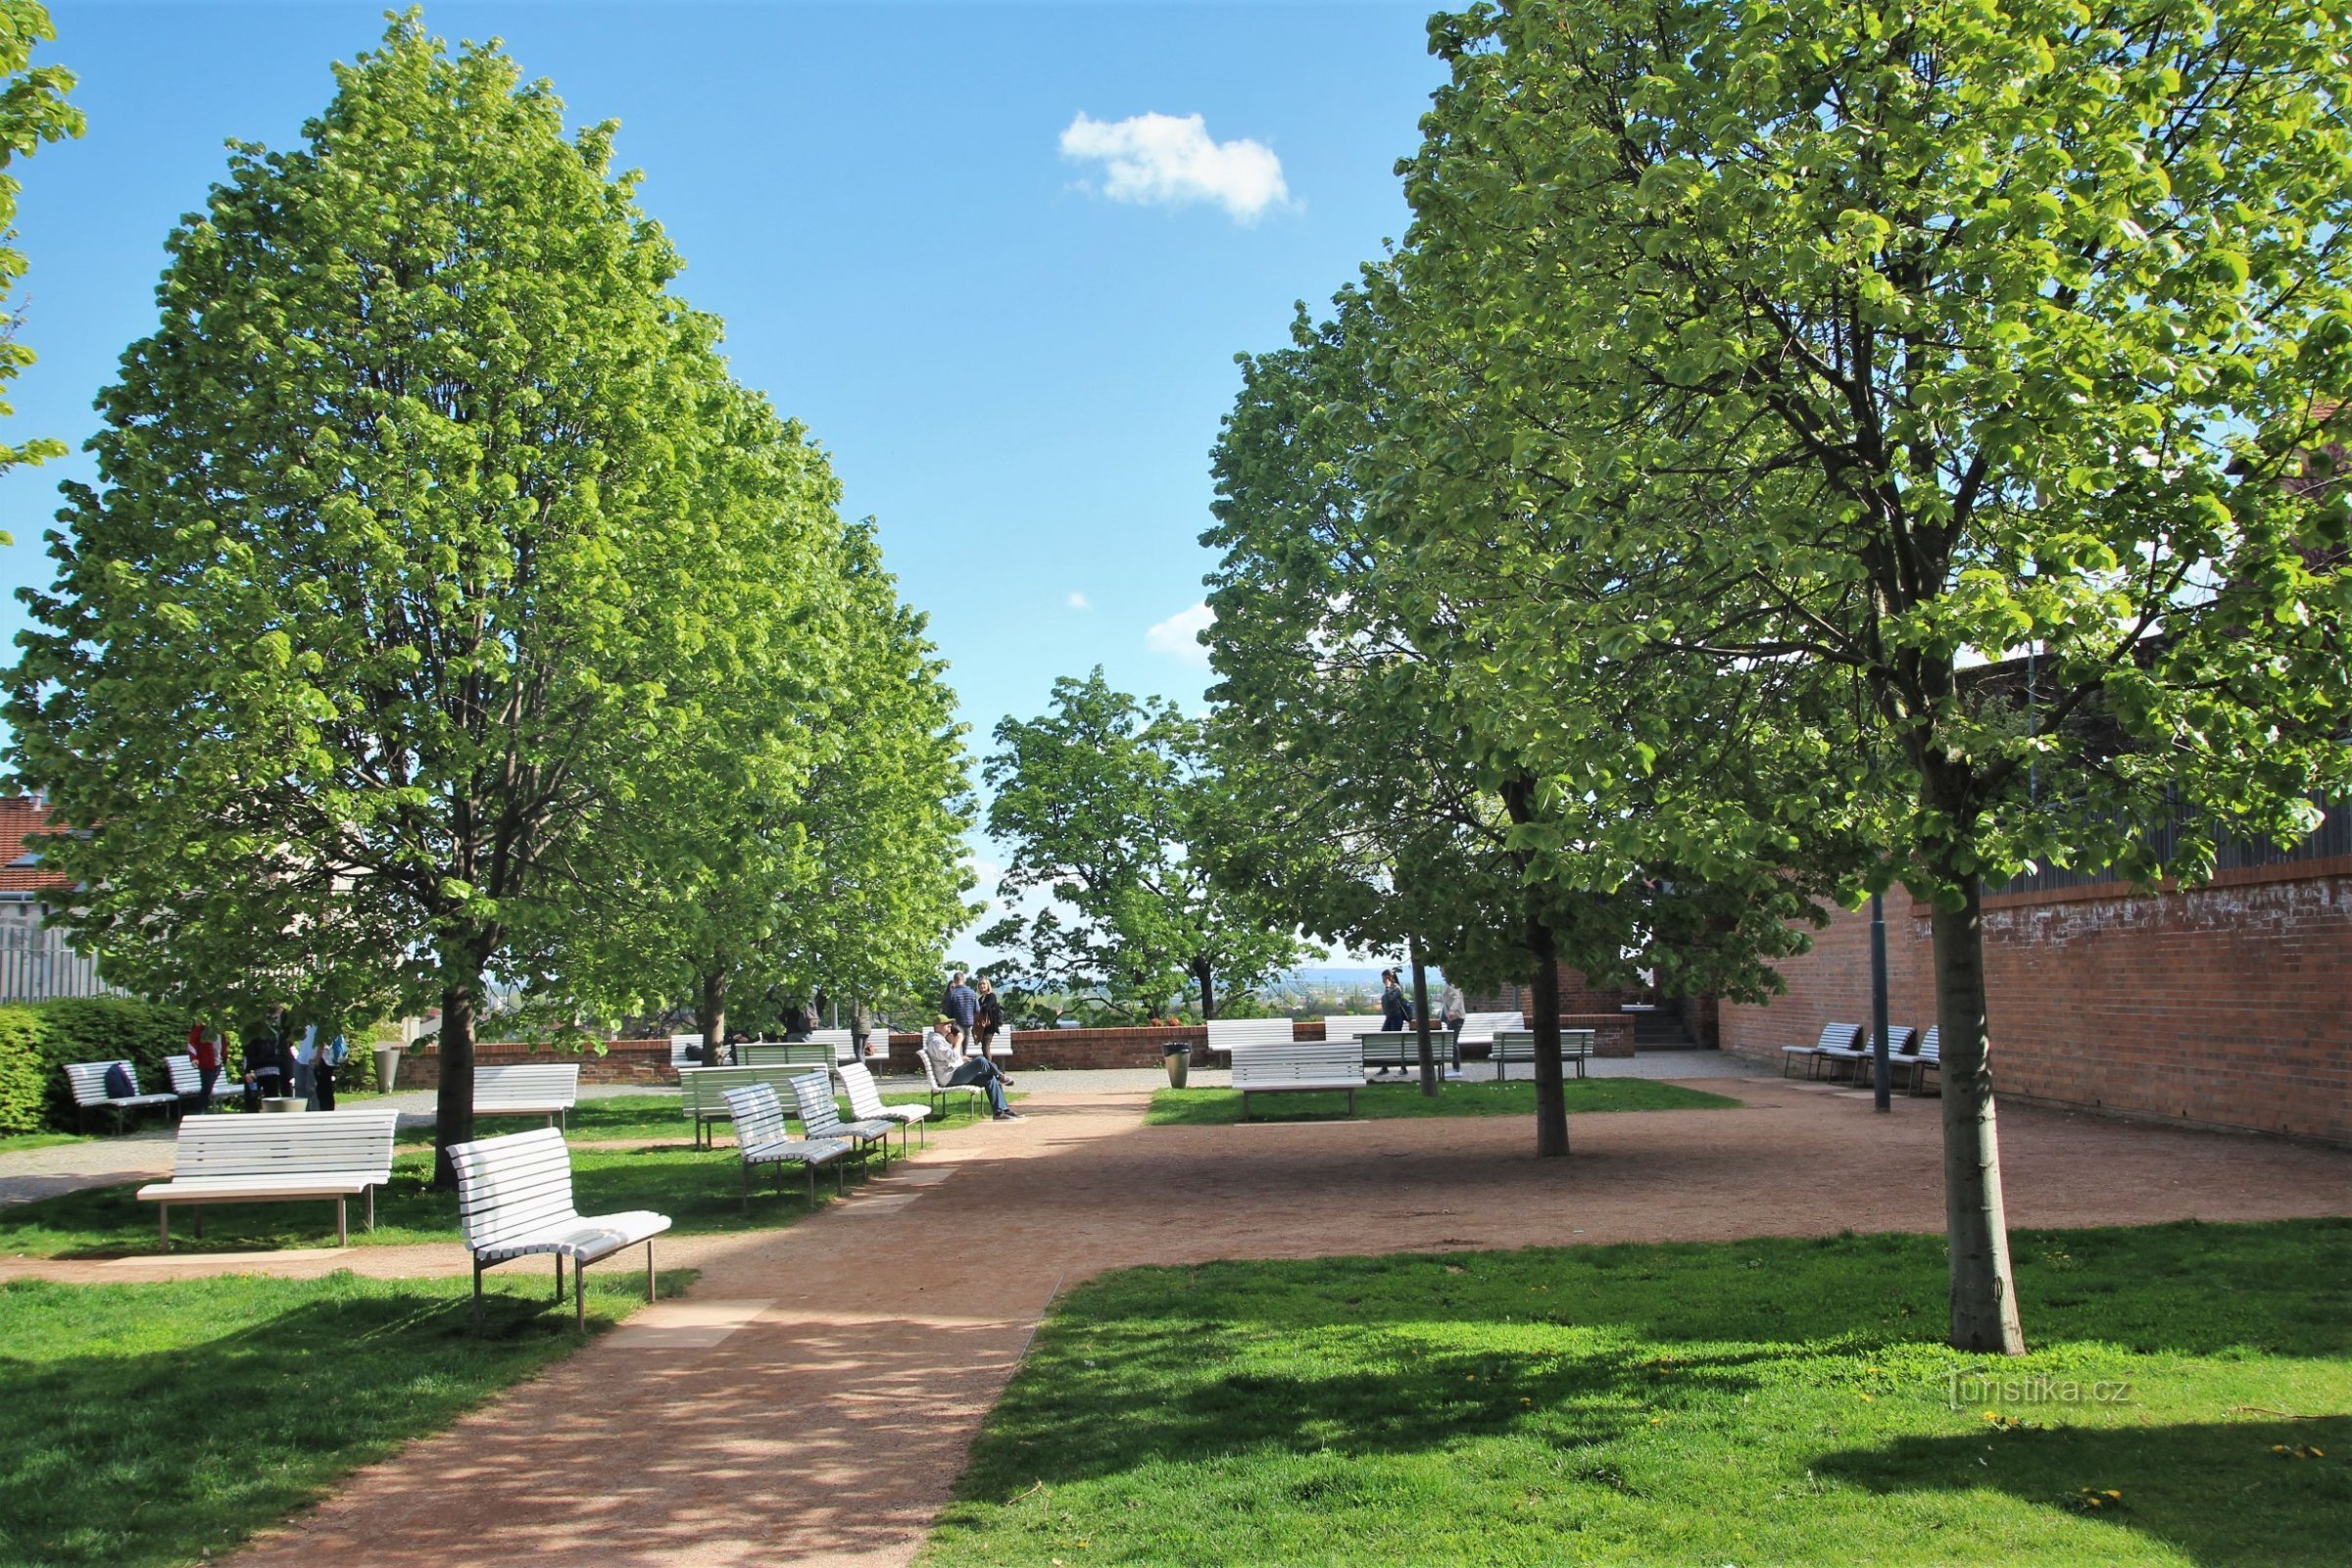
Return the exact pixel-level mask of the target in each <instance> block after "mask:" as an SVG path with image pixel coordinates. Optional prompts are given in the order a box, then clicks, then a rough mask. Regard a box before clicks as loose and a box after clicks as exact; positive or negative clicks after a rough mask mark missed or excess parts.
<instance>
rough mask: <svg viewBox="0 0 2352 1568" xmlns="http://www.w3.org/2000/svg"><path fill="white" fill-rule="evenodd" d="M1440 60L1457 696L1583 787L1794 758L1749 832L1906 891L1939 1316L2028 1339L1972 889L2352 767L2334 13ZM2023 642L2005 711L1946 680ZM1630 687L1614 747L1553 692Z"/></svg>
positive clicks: (1404, 363) (2229, 822)
mask: <svg viewBox="0 0 2352 1568" xmlns="http://www.w3.org/2000/svg"><path fill="white" fill-rule="evenodd" d="M1432 37H1433V41H1434V45H1435V47H1436V48H1437V50H1438V51H1439V52H1440V53H1441V54H1443V55H1444V56H1445V57H1446V59H1447V60H1449V61H1450V62H1451V65H1452V80H1451V82H1450V84H1449V85H1448V86H1447V87H1446V89H1444V90H1443V91H1442V92H1441V93H1440V94H1439V97H1438V102H1437V105H1436V108H1435V111H1434V112H1433V114H1432V115H1431V117H1430V118H1429V120H1428V121H1427V123H1426V128H1427V131H1428V139H1427V141H1426V142H1425V144H1424V147H1423V149H1422V152H1421V153H1420V155H1419V156H1418V157H1417V158H1415V159H1414V160H1412V161H1411V162H1410V164H1409V165H1408V166H1407V168H1406V171H1405V179H1406V189H1407V193H1408V195H1409V197H1410V198H1411V200H1412V202H1413V204H1414V207H1415V212H1416V219H1415V222H1414V225H1413V227H1412V229H1411V231H1410V233H1409V236H1408V241H1407V246H1406V249H1405V251H1404V253H1403V255H1402V256H1401V257H1400V260H1399V265H1398V268H1397V294H1398V302H1397V306H1396V311H1397V316H1398V319H1409V320H1410V322H1411V326H1410V328H1409V334H1410V345H1409V348H1407V349H1405V350H1404V351H1403V352H1400V353H1399V354H1398V355H1397V358H1396V360H1395V362H1394V364H1393V366H1392V373H1393V377H1394V384H1395V385H1396V386H1397V388H1398V389H1399V392H1400V394H1401V395H1403V396H1405V397H1406V399H1407V400H1408V402H1409V403H1410V404H1411V406H1413V407H1414V408H1415V410H1416V411H1417V413H1416V417H1415V420H1414V427H1413V429H1412V430H1411V431H1410V432H1409V436H1408V438H1407V439H1404V440H1401V441H1400V442H1399V443H1398V451H1397V453H1396V455H1395V457H1394V460H1393V463H1392V468H1393V469H1394V470H1397V471H1401V470H1403V469H1404V468H1405V467H1406V466H1408V465H1410V466H1411V468H1412V471H1413V472H1415V473H1416V474H1418V475H1420V476H1421V479H1422V480H1423V481H1424V483H1423V487H1422V491H1421V494H1422V498H1423V500H1424V502H1425V503H1426V502H1428V501H1429V500H1430V498H1431V497H1432V496H1435V497H1436V498H1438V500H1439V501H1440V502H1441V503H1442V502H1445V501H1446V500H1449V501H1450V503H1451V504H1450V505H1446V504H1435V505H1427V506H1425V508H1424V509H1423V510H1422V511H1421V512H1420V513H1419V515H1418V517H1419V520H1418V522H1416V519H1415V517H1413V516H1409V515H1408V516H1405V517H1404V518H1403V519H1402V522H1401V524H1400V525H1404V526H1412V527H1416V528H1417V534H1416V537H1417V538H1418V539H1419V540H1420V542H1421V544H1422V545H1423V546H1424V547H1425V549H1426V551H1427V552H1428V555H1427V558H1426V559H1427V560H1428V561H1429V563H1430V564H1431V567H1432V569H1433V570H1436V571H1440V572H1445V571H1452V570H1460V569H1463V568H1464V567H1465V566H1466V565H1467V564H1471V563H1476V564H1478V567H1479V571H1480V587H1481V591H1480V592H1478V593H1476V594H1466V595H1464V596H1462V599H1461V601H1460V603H1459V605H1458V607H1457V609H1458V613H1461V614H1462V615H1463V616H1464V617H1465V618H1466V620H1467V621H1468V623H1469V624H1470V625H1471V626H1473V627H1475V628H1477V629H1479V630H1481V631H1483V633H1484V634H1485V635H1486V636H1487V637H1489V638H1490V639H1491V640H1492V641H1493V643H1494V645H1495V648H1496V649H1497V651H1498V655H1499V657H1497V658H1495V660H1493V661H1492V662H1490V663H1489V664H1487V665H1482V666H1481V669H1480V673H1481V675H1482V676H1483V679H1482V680H1481V681H1480V682H1478V683H1477V686H1476V689H1475V690H1474V691H1473V692H1472V693H1471V694H1470V696H1471V700H1472V701H1475V702H1481V703H1485V704H1489V705H1493V706H1496V707H1509V708H1514V709H1517V710H1520V711H1528V710H1529V708H1530V706H1531V705H1554V706H1552V707H1549V708H1548V709H1546V710H1545V711H1552V712H1555V713H1560V714H1561V715H1562V716H1564V718H1565V719H1566V722H1564V723H1561V724H1559V725H1557V726H1546V727H1545V728H1544V731H1543V732H1542V733H1541V734H1539V735H1536V736H1534V737H1533V744H1532V745H1531V747H1530V748H1529V751H1528V754H1527V755H1528V758H1529V760H1530V762H1531V766H1532V767H1533V768H1534V770H1535V771H1536V772H1537V773H1538V774H1539V775H1540V776H1543V777H1545V778H1548V779H1559V780H1566V781H1570V786H1571V787H1574V788H1583V789H1587V790H1591V791H1593V792H1594V793H1595V794H1597V795H1599V796H1601V797H1603V798H1606V797H1608V796H1610V795H1612V794H1614V793H1617V792H1620V791H1622V790H1624V789H1627V788H1630V787H1631V781H1632V780H1633V779H1635V778H1638V777H1641V776H1642V770H1643V769H1645V768H1646V769H1651V770H1654V771H1658V772H1666V773H1674V772H1683V771H1685V770H1686V769H1685V765H1684V763H1683V762H1682V761H1681V760H1677V759H1674V758H1671V757H1669V756H1667V755H1666V752H1665V749H1664V748H1663V747H1661V746H1660V745H1659V742H1660V740H1661V739H1663V738H1666V737H1669V736H1671V735H1673V734H1674V733H1677V732H1679V731H1681V730H1684V729H1687V728H1688V727H1690V726H1692V725H1696V726H1700V727H1702V728H1708V729H1712V730H1713V731H1715V732H1716V733H1719V734H1721V735H1723V736H1725V737H1727V738H1729V737H1733V736H1737V737H1738V739H1739V741H1740V746H1741V749H1742V750H1741V755H1742V756H1744V757H1745V758H1747V759H1748V760H1749V761H1750V762H1751V764H1752V765H1755V766H1756V767H1758V768H1759V769H1760V770H1761V771H1762V772H1763V774H1764V775H1765V776H1767V777H1777V778H1779V779H1780V780H1781V781H1782V785H1783V787H1782V788H1781V789H1779V790H1778V791H1776V792H1773V793H1772V794H1770V795H1761V794H1750V795H1745V796H1743V797H1742V798H1741V801H1742V804H1741V809H1740V812H1739V813H1737V815H1736V816H1735V818H1734V819H1733V820H1732V821H1731V822H1730V823H1729V824H1728V825H1729V827H1730V828H1731V829H1732V830H1733V831H1732V835H1731V843H1732V845H1733V851H1734V854H1735V855H1736V856H1737V857H1738V858H1741V859H1746V858H1757V859H1759V860H1774V859H1777V860H1780V861H1781V862H1782V863H1786V864H1795V863H1801V857H1800V856H1797V855H1795V854H1792V853H1791V851H1792V850H1793V849H1794V847H1795V845H1796V843H1797V842H1799V840H1800V839H1801V837H1802V835H1803V834H1805V833H1807V832H1812V831H1826V832H1830V833H1832V834H1834V835H1845V834H1853V835H1857V836H1859V837H1862V838H1865V839H1868V840H1872V841H1875V843H1876V844H1877V845H1878V846H1879V849H1880V854H1879V857H1878V863H1877V865H1876V867H1875V869H1874V870H1873V871H1872V872H1871V873H1870V874H1868V875H1867V876H1866V877H1863V878H1858V879H1857V880H1858V881H1866V882H1868V883H1870V884H1871V885H1884V883H1885V882H1886V881H1887V880H1888V879H1891V878H1898V877H1899V878H1900V879H1902V880H1903V881H1905V882H1907V883H1909V884H1910V885H1911V886H1912V887H1914V888H1915V889H1916V890H1918V891H1919V892H1921V893H1923V894H1924V895H1926V896H1928V897H1929V898H1931V899H1932V900H1933V903H1934V916H1933V921H1934V934H1935V955H1936V999H1937V1015H1938V1020H1939V1022H1940V1023H1941V1025H1942V1030H1943V1065H1944V1072H1943V1079H1944V1094H1943V1119H1944V1135H1945V1185H1946V1205H1947V1206H1946V1219H1947V1227H1948V1230H1949V1236H1950V1253H1951V1292H1952V1299H1951V1338H1952V1343H1953V1344H1955V1345H1956V1346H1959V1347H1962V1348H1970V1349H1983V1350H2004V1351H2015V1350H2017V1349H2019V1348H2021V1347H2022V1344H2023V1335H2022V1329H2021V1325H2020V1322H2019V1318H2018V1313H2017V1307H2016V1301H2015V1296H2014V1291H2013V1287H2012V1282H2011V1279H2010V1272H2009V1265H2008V1255H2007V1243H2006V1238H2005V1226H2004V1222H2003V1217H2002V1200H2001V1189H2000V1179H1999V1155H1998V1144H1997V1139H1996V1135H1995V1124H1994V1117H1993V1101H1992V1069H1991V1056H1990V1052H1989V1046H1988V1041H1987V1034H1986V1028H1985V974H1984V965H1983V920H1982V912H1981V910H1982V898H1983V894H1984V889H1985V883H1986V881H1987V879H1991V880H1994V881H1996V882H1997V881H1998V880H1999V879H2001V878H2004V877H2006V876H2008V875H2010V874H2012V873H2013V872H2015V871H2016V870H2018V869H2019V868H2021V867H2023V866H2025V865H2027V864H2029V863H2032V862H2034V861H2040V860H2048V861H2053V862H2056V863H2060V864H2070V865H2082V866H2090V865H2098V864H2106V863H2112V864H2115V865H2118V866H2120V867H2122V868H2123V869H2125V870H2126V871H2128V872H2131V873H2133V874H2136V875H2143V876H2153V875H2156V874H2158V873H2160V872H2173V873H2180V874H2182V875H2186V876H2189V877H2194V876H2197V875H2199V874H2201V873H2203V872H2205V871H2207V870H2209V869H2210V867H2211V864H2212V859H2211V857H2212V846H2213V835H2214V833H2215V832H2216V831H2217V830H2229V831H2233V832H2237V833H2243V834H2269V835H2273V836H2292V835H2294V834H2297V833H2299V832H2300V831H2302V830H2304V829H2305V828H2306V827H2307V826H2308V825H2309V823H2310V820H2311V816H2312V807H2311V805H2310V798H2311V795H2312V793H2313V792H2314V791H2315V790H2318V789H2322V788H2334V787H2340V786H2341V784H2342V783H2343V781H2344V778H2345V771H2346V769H2345V752H2344V749H2343V747H2342V745H2341V741H2340V737H2341V735H2342V724H2343V716H2344V714H2345V712H2346V710H2347V706H2348V704H2347V697H2348V695H2352V694H2348V693H2347V689H2346V672H2345V666H2344V661H2343V658H2342V649H2343V643H2342V629H2343V624H2342V623H2343V614H2344V611H2345V608H2346V605H2347V600H2348V598H2352V589H2348V585H2347V582H2346V577H2345V573H2344V569H2343V562H2344V554H2343V547H2344V542H2345V535H2346V528H2345V506H2344V495H2343V490H2342V487H2341V485H2340V484H2336V483H2332V482H2329V481H2330V479H2331V472H2330V471H2329V470H2328V469H2327V466H2326V464H2325V460H2323V459H2319V458H2316V457H2314V456H2312V455H2313V454H2317V453H2320V452H2322V451H2323V450H2324V449H2325V448H2326V447H2327V442H2328V439H2329V432H2330V422H2331V421H2333V420H2335V418H2336V416H2335V411H2336V409H2337V407H2338V406H2339V405H2340V404H2341V403H2342V401H2343V398H2344V394H2345V391H2346V389H2347V387H2348V386H2352V362H2348V360H2347V349H2348V348H2352V290H2348V288H2347V284H2348V283H2352V277H2348V276H2347V260H2346V238H2345V236H2346V234H2347V221H2352V139H2348V136H2347V131H2346V128H2345V125H2344V122H2343V119H2342V115H2341V106H2342V105H2343V103H2344V102H2345V101H2346V98H2347V94H2348V93H2352V73H2348V68H2347V65H2346V61H2347V59H2352V50H2348V47H2347V46H2348V45H2352V22H2348V21H2347V19H2346V18H2344V17H2343V16H2341V15H2338V14H2333V13H2329V12H2326V11H2324V10H2322V9H2320V8H2309V7H2285V8H2281V7H2276V6H2269V5H2264V4H2260V3H2257V0H2219V3H2212V4H2203V5H2181V4H2175V3H2171V0H2126V3H2125V4H2122V5H2119V6H2114V7H2109V8H2107V9H2105V10H2099V11H2086V10H2083V9H2081V8H2079V7H2075V6H2072V5H2066V4H2057V3H2027V4H2023V5H2011V6H2006V7H2002V8H1999V9H1997V10H1996V9H1994V8H1991V7H1988V6H1985V5H1983V4H1980V3H1975V0H1934V3H1930V4H1927V5H1924V6H1911V7H1905V8H1900V9H1896V8H1888V7H1882V6H1875V5H1846V4H1829V3H1827V0H1763V3H1760V4H1755V5H1750V6H1745V7H1742V8H1740V9H1738V10H1736V11H1727V10H1726V9H1724V8H1722V7H1719V6H1713V5H1700V4H1678V5H1667V6H1663V7H1655V6H1644V7H1633V6H1628V5H1625V4H1623V3H1622V0H1529V3H1525V4H1518V5H1512V6H1508V7H1501V8H1496V7H1488V6H1479V7H1475V8H1473V9H1471V10H1469V11H1467V12H1465V13H1463V14H1461V15H1459V16H1451V17H1441V18H1439V19H1437V20H1436V21H1435V22H1434V23H1433V24H1432ZM1469 517H1477V518H1479V519H1480V520H1481V522H1482V524H1483V525H1484V526H1485V527H1486V530H1487V532H1486V534H1485V535H1484V537H1481V538H1479V539H1476V540H1472V539H1470V538H1468V537H1466V536H1464V535H1463V533H1462V532H1461V528H1462V525H1463V522H1464V519H1466V518H1469ZM2013 650H2014V651H2022V652H2031V653H2032V655H2033V669H2034V674H2033V681H2034V684H2033V686H2032V688H2031V689H2030V690H2021V686H2022V682H2020V681H2017V680H2015V679H2013V678H2008V677H2006V676H2005V674H1999V675H1993V676H1977V677H1972V676H1970V675H1968V674H1967V673H1966V666H1967V665H1968V663H1969V662H1971V661H1973V660H1977V659H1981V658H1984V657H1986V656H1998V655H2000V654H2002V653H2004V652H2007V651H2013ZM1644 670H1649V671H1665V672H1671V673H1672V674H1673V676H1674V677H1675V678H1674V679H1672V680H1671V681H1670V682H1668V683H1666V684H1664V685H1658V686H1645V687H1644V689H1645V690H1647V691H1651V692H1653V693H1655V695H1656V697H1657V701H1656V702H1655V703H1654V704H1651V705H1647V706H1645V707H1644V708H1643V709H1642V711H1639V712H1635V713H1630V714H1627V715H1625V716H1626V717H1628V718H1630V719H1631V720H1632V721H1633V722H1632V725H1631V728H1630V730H1629V729H1628V728H1626V727H1625V726H1623V725H1619V724H1616V723H1607V722H1600V721H1597V720H1596V719H1593V718H1591V717H1589V716H1586V711H1585V710H1583V709H1581V708H1580V707H1578V706H1577V705H1576V704H1575V703H1573V702H1572V703H1570V704H1568V705H1566V706H1565V707H1561V706H1558V699H1559V698H1560V696H1561V695H1562V692H1563V691H1565V692H1567V693H1568V694H1569V695H1570V696H1571V697H1576V698H1581V697H1584V696H1588V695H1590V694H1591V693H1593V691H1594V690H1595V688H1596V686H1597V684H1598V682H1599V681H1600V680H1601V679H1603V678H1604V677H1607V678H1639V676H1640V672H1642V671H1644ZM1629 764H1631V765H1629ZM1808 776H1809V777H1810V778H1812V779H1813V780H1815V781H1816V785H1817V787H1816V788H1812V789H1807V788H1805V787H1803V785H1802V783H1801V782H1800V781H1802V780H1804V779H1806V778H1807V777H1808ZM1705 782H1706V781H1705V780H1704V778H1703V777H1702V776H1700V775H1698V774H1696V773H1691V774H1690V775H1689V776H1688V777H1686V778H1684V779H1682V780H1680V781H1679V782H1678V781H1673V780H1669V782H1668V784H1667V786H1666V787H1667V788H1668V790H1669V791H1670V792H1671V793H1672V794H1673V795H1674V796H1675V797H1677V798H1678V799H1679V800H1681V801H1682V802H1684V803H1685V804H1686V807H1688V806H1689V805H1691V803H1695V802H1696V801H1697V800H1698V798H1699V795H1700V792H1701V791H1703V789H1704V786H1705ZM1776 799H1777V801H1778V807H1777V809H1775V808H1774V806H1773V802H1774V800H1776ZM2177 809H2178V810H2179V813H2180V814H2179V819H2180V821H2181V822H2182V823H2183V824H2184V831H2183V832H2182V834H2181V837H2180V843H2179V846H2178V848H2177V849H2172V850H2169V851H2168V850H2167V849H2165V848H2164V845H2165V843H2166V840H2165V838H2164V836H2163V833H2162V832H2161V831H2160V830H2162V829H2164V828H2165V827H2167V826H2168V825H2169V824H2171V823H2172V822H2173V821H2174V820H2175V818H2176V810H2177ZM1629 820H1640V818H1638V817H1636V818H1629ZM1702 820H1703V819H1702V817H1701V816H1700V815H1699V814H1698V813H1696V812H1695V811H1693V810H1691V809H1682V810H1678V811H1676V812H1674V813H1671V814H1669V815H1668V816H1666V817H1663V818H1652V819H1651V820H1650V822H1649V825H1648V827H1647V829H1645V830H1646V831H1650V832H1654V833H1655V834H1656V835H1658V836H1659V838H1660V839H1661V841H1662V842H1664V843H1665V844H1667V845H1668V847H1670V848H1679V849H1682V850H1688V849H1689V848H1690V847H1691V845H1692V844H1693V842H1694V838H1695V831H1696V828H1697V826H1698V824H1699V823H1700V822H1701V821H1702Z"/></svg>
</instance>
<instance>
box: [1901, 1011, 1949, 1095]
mask: <svg viewBox="0 0 2352 1568" xmlns="http://www.w3.org/2000/svg"><path fill="white" fill-rule="evenodd" d="M1905 1060H1906V1061H1907V1063H1908V1064H1909V1066H1910V1069H1911V1092H1912V1093H1913V1094H1915V1095H1924V1094H1926V1093H1927V1092H1928V1074H1930V1073H1934V1074H1935V1075H1936V1080H1937V1081H1936V1093H1937V1094H1941V1093H1942V1092H1943V1083H1942V1078H1943V1025H1941V1024H1931V1025H1929V1026H1928V1032H1927V1033H1926V1034H1925V1035H1923V1036H1921V1037H1920V1042H1919V1050H1917V1051H1916V1052H1913V1053H1912V1054H1910V1055H1909V1056H1908V1057H1906V1058H1905Z"/></svg>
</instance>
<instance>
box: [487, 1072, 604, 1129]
mask: <svg viewBox="0 0 2352 1568" xmlns="http://www.w3.org/2000/svg"><path fill="white" fill-rule="evenodd" d="M579 1101H580V1064H579V1063H578V1062H576V1061H529V1062H521V1061H518V1062H502V1063H500V1064H498V1065H497V1066H492V1067H476V1068H474V1069H473V1114H474V1118H475V1119H476V1120H477V1121H478V1120H479V1119H480V1118H482V1117H484V1116H544V1117H546V1118H547V1124H548V1125H549V1126H550V1127H561V1126H563V1125H564V1116H565V1114H566V1113H567V1112H569V1111H570V1109H571V1107H572V1106H574V1105H576V1104H578V1103H579Z"/></svg>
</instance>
